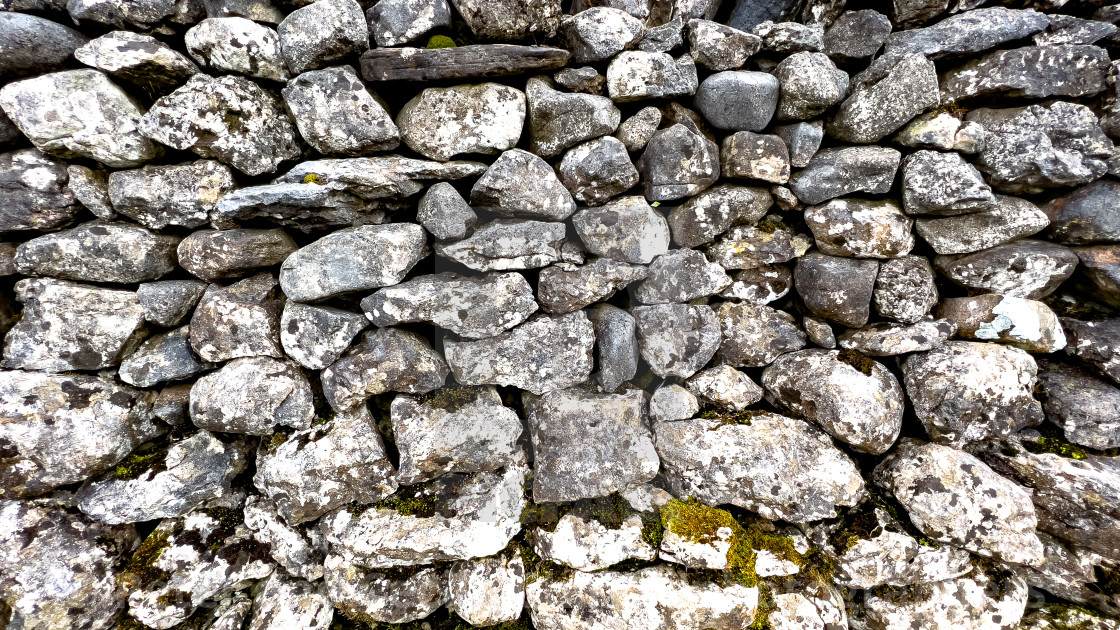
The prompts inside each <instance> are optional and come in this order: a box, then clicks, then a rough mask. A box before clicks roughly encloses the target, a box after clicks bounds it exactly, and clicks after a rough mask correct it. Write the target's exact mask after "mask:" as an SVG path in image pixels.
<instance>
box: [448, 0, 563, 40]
mask: <svg viewBox="0 0 1120 630" xmlns="http://www.w3.org/2000/svg"><path fill="white" fill-rule="evenodd" d="M451 4H452V5H454V6H455V10H456V11H458V12H459V15H460V16H461V17H462V18H463V21H465V22H466V23H467V27H468V28H470V29H471V32H472V33H474V35H475V37H478V38H480V39H494V40H499V41H516V40H522V39H527V38H531V37H534V36H535V37H544V38H549V37H552V36H553V35H555V34H556V30H557V29H558V28H559V26H560V19H561V16H562V15H563V10H562V9H561V7H560V0H527V1H526V0H498V1H497V2H490V1H483V0H451Z"/></svg>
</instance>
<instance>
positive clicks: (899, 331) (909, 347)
mask: <svg viewBox="0 0 1120 630" xmlns="http://www.w3.org/2000/svg"><path fill="white" fill-rule="evenodd" d="M956 331H957V325H956V324H955V323H953V322H951V321H949V320H947V319H930V320H923V321H919V322H914V323H913V324H900V323H897V322H877V323H874V324H868V325H867V326H864V327H863V328H856V329H851V330H848V331H847V332H845V333H843V334H841V335H840V336H839V337H838V338H837V339H836V342H838V343H839V344H840V347H841V348H844V349H845V350H855V351H857V352H860V353H862V354H866V355H868V356H873V357H888V356H895V355H899V354H909V353H911V352H925V351H926V350H931V349H933V348H936V347H937V346H940V345H941V344H942V343H944V342H945V340H946V339H949V338H950V337H952V336H953V335H954V334H955V333H956ZM818 345H820V344H818Z"/></svg>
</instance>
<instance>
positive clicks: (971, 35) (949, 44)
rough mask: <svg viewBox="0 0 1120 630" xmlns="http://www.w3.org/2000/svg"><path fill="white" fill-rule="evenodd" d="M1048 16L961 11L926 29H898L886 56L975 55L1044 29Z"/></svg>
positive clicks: (994, 10)
mask: <svg viewBox="0 0 1120 630" xmlns="http://www.w3.org/2000/svg"><path fill="white" fill-rule="evenodd" d="M1049 23H1050V16H1048V15H1046V14H1044V13H1038V12H1036V11H1017V10H1014V9H1007V8H1004V7H990V8H983V9H972V10H969V11H964V12H962V13H959V14H957V15H953V16H951V17H948V18H946V19H944V20H941V21H939V22H937V23H935V24H933V25H931V26H927V27H925V28H915V29H908V30H900V31H896V32H894V33H892V34H891V35H890V37H888V38H887V43H886V46H885V47H884V49H883V53H884V56H886V55H901V54H905V53H910V52H916V53H921V54H923V55H926V56H928V57H929V58H930V59H940V58H943V57H951V56H958V55H967V54H970V53H978V52H983V51H985V50H988V49H990V48H994V47H996V46H998V45H1000V44H1003V43H1005V42H1010V41H1015V40H1018V39H1023V38H1025V37H1028V36H1030V35H1031V34H1032V33H1037V32H1038V31H1041V30H1043V29H1045V28H1046V26H1047V25H1048V24H1049Z"/></svg>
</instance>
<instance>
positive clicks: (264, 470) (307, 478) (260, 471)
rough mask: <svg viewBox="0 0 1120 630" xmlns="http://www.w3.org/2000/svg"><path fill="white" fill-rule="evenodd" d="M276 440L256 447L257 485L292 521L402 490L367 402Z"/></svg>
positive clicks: (298, 520)
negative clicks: (398, 487)
mask: <svg viewBox="0 0 1120 630" xmlns="http://www.w3.org/2000/svg"><path fill="white" fill-rule="evenodd" d="M277 435H281V436H282V435H283V434H277ZM276 442H278V440H277V439H275V438H273V439H272V440H270V441H269V442H267V443H265V444H262V445H261V448H260V449H259V450H258V451H257V468H256V474H255V475H254V476H253V485H254V486H256V488H257V489H258V490H259V491H260V492H261V494H263V495H264V496H266V497H268V498H269V499H271V500H272V502H273V503H274V504H275V506H276V511H277V513H278V514H279V515H280V516H281V517H282V518H283V519H284V522H286V523H288V524H289V525H292V526H295V525H299V524H300V523H305V522H308V521H313V520H315V519H317V518H319V517H320V516H322V515H323V514H326V513H328V512H330V511H331V510H334V509H336V508H339V507H341V506H344V505H347V504H350V503H354V504H356V505H367V504H370V503H373V502H375V501H380V500H381V499H383V498H385V497H387V496H389V495H391V494H393V493H394V492H396V490H397V481H396V478H395V477H396V471H394V470H393V465H392V464H391V463H389V459H388V457H387V456H386V454H385V446H384V444H383V443H382V441H381V434H380V433H378V431H377V421H376V420H374V418H373V416H372V415H371V414H370V413H369V409H368V408H366V407H365V406H364V405H363V406H357V407H355V408H354V409H353V410H351V411H340V412H338V413H336V414H335V415H334V418H332V419H331V420H330V421H329V422H327V423H326V424H322V425H316V426H312V427H311V428H309V429H304V430H302V431H296V432H294V433H292V434H291V435H289V436H287V439H285V440H283V441H282V442H280V443H279V444H276Z"/></svg>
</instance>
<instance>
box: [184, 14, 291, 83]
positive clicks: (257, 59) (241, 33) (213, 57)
mask: <svg viewBox="0 0 1120 630" xmlns="http://www.w3.org/2000/svg"><path fill="white" fill-rule="evenodd" d="M183 43H184V44H185V45H186V47H187V52H188V53H190V55H191V57H193V58H194V60H195V61H197V62H198V63H199V64H201V65H202V66H203V67H204V68H212V69H214V70H218V71H224V72H236V73H238V74H244V75H246V76H250V77H255V78H258V79H269V80H272V81H287V80H288V78H289V75H288V68H287V66H286V65H284V57H283V55H282V54H281V52H280V36H279V35H277V34H276V31H274V30H272V29H271V28H269V27H267V26H263V25H261V24H257V23H256V22H254V21H252V20H250V19H246V18H244V17H212V18H209V19H205V20H202V21H201V22H199V23H198V24H196V25H195V26H193V27H191V28H190V30H188V31H187V32H186V34H185V35H184V36H183Z"/></svg>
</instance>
